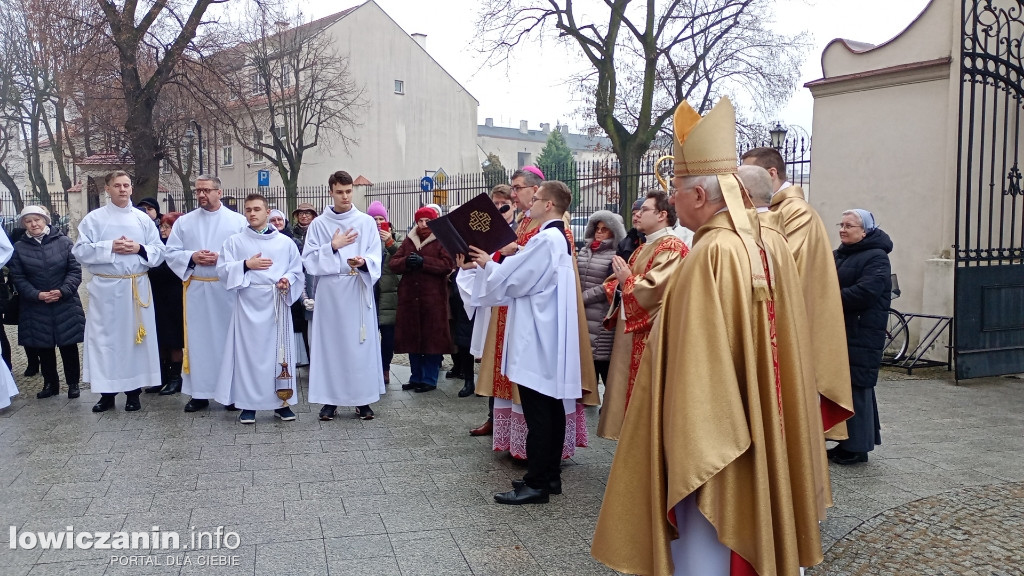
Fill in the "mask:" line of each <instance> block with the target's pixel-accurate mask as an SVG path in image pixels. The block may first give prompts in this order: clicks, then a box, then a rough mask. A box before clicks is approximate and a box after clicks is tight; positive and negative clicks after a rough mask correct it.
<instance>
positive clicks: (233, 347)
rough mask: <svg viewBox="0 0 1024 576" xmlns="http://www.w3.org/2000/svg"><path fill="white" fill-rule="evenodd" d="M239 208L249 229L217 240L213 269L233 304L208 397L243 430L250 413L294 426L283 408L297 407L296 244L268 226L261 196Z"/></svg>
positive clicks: (301, 280)
mask: <svg viewBox="0 0 1024 576" xmlns="http://www.w3.org/2000/svg"><path fill="white" fill-rule="evenodd" d="M244 206H245V218H246V220H248V222H249V226H248V227H247V228H246V229H244V230H242V231H241V232H239V233H238V234H235V235H234V236H231V237H230V238H228V239H227V240H226V241H225V242H224V247H223V248H222V249H221V257H220V260H219V262H218V263H217V275H218V276H219V277H220V281H221V282H223V283H224V287H225V288H227V289H228V290H230V291H232V292H234V293H235V305H234V312H233V313H232V316H231V325H230V326H229V327H228V333H227V342H226V343H225V346H224V361H223V363H222V364H221V368H220V378H219V381H218V385H217V391H216V394H215V395H214V398H215V399H216V400H217V401H218V402H220V403H221V404H224V405H225V406H228V405H231V404H234V405H235V407H237V408H238V409H240V410H241V411H242V413H241V414H239V417H238V421H239V422H241V423H242V424H253V423H254V422H256V411H257V410H274V413H275V415H276V416H277V417H278V418H280V419H281V420H285V421H290V420H295V413H294V412H292V410H291V408H289V407H288V405H289V404H295V402H296V393H295V391H296V387H295V361H294V358H295V339H294V338H293V337H292V318H291V309H290V306H291V305H292V303H293V302H295V301H296V300H297V299H298V298H299V295H300V294H302V289H303V287H304V286H305V277H304V276H303V274H302V260H301V258H300V256H299V249H298V248H296V247H295V242H294V241H292V239H291V238H288V237H287V236H285V235H284V234H281V233H280V232H278V231H277V228H275V227H274V226H271V225H270V223H269V221H268V220H269V217H270V210H269V206H268V204H267V199H266V197H264V196H263V195H262V194H249V195H248V196H246V198H245V205H244ZM282 376H285V377H283V378H282ZM279 391H281V393H279ZM289 391H290V394H289Z"/></svg>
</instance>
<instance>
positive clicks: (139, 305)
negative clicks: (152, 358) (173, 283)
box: [93, 272, 153, 344]
mask: <svg viewBox="0 0 1024 576" xmlns="http://www.w3.org/2000/svg"><path fill="white" fill-rule="evenodd" d="M146 274H147V273H146V272H139V273H138V274H128V275H125V276H120V275H117V274H93V275H94V276H99V277H100V278H115V279H118V280H124V279H131V281H132V300H134V301H135V321H136V322H137V323H138V325H139V329H138V330H137V331H136V332H135V343H136V344H142V341H143V340H144V339H145V338H146V326H145V325H144V324H143V323H142V309H143V308H149V305H150V304H151V303H152V302H153V293H152V292H150V293H149V302H146V303H143V302H142V298H140V297H139V282H138V279H139V277H141V276H145V275H146Z"/></svg>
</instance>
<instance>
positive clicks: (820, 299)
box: [771, 186, 853, 440]
mask: <svg viewBox="0 0 1024 576" xmlns="http://www.w3.org/2000/svg"><path fill="white" fill-rule="evenodd" d="M771 210H772V212H775V213H778V214H781V215H782V219H783V226H784V227H785V233H786V239H787V240H788V242H789V249H790V251H791V252H792V253H793V258H794V259H795V260H796V265H797V270H798V271H799V274H800V279H801V281H802V285H803V291H804V304H805V305H806V306H807V319H808V321H809V322H810V325H811V334H812V335H813V336H814V338H812V340H811V348H810V350H811V352H812V354H813V355H814V373H815V378H814V381H815V383H816V384H817V388H818V393H819V394H821V418H822V422H823V423H824V426H825V431H826V434H825V437H826V438H828V439H829V440H844V439H846V438H847V433H846V422H845V420H846V419H847V418H849V417H850V416H853V395H852V394H853V393H852V390H851V389H850V358H849V351H848V350H847V347H846V321H845V320H844V319H843V302H842V300H841V299H840V296H839V278H838V276H837V275H836V262H835V258H834V257H833V256H832V245H831V244H830V243H829V239H828V230H827V229H826V228H825V224H824V223H823V222H822V221H821V217H820V216H818V213H817V212H816V211H815V210H814V208H811V205H810V204H808V203H807V201H806V200H804V191H803V190H802V189H801V188H800V187H799V186H790V187H788V188H786V189H784V190H780V191H778V192H777V193H775V195H773V196H772V205H771Z"/></svg>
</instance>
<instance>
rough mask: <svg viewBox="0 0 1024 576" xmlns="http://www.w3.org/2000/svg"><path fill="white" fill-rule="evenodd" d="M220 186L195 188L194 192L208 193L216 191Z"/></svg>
mask: <svg viewBox="0 0 1024 576" xmlns="http://www.w3.org/2000/svg"><path fill="white" fill-rule="evenodd" d="M218 190H220V188H196V194H209V193H210V192H216V191H218Z"/></svg>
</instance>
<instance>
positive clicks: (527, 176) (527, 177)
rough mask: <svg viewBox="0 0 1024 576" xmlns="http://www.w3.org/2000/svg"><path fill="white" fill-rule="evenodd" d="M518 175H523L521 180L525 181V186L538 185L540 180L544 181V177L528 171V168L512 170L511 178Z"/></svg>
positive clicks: (513, 178)
mask: <svg viewBox="0 0 1024 576" xmlns="http://www.w3.org/2000/svg"><path fill="white" fill-rule="evenodd" d="M520 176H522V177H523V182H526V185H527V186H540V184H541V182H543V181H544V179H543V178H541V177H540V176H537V175H536V174H534V173H533V172H530V171H529V170H523V169H522V168H520V169H519V170H516V171H515V172H513V173H512V178H511V179H512V180H515V179H516V178H519V177H520Z"/></svg>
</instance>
